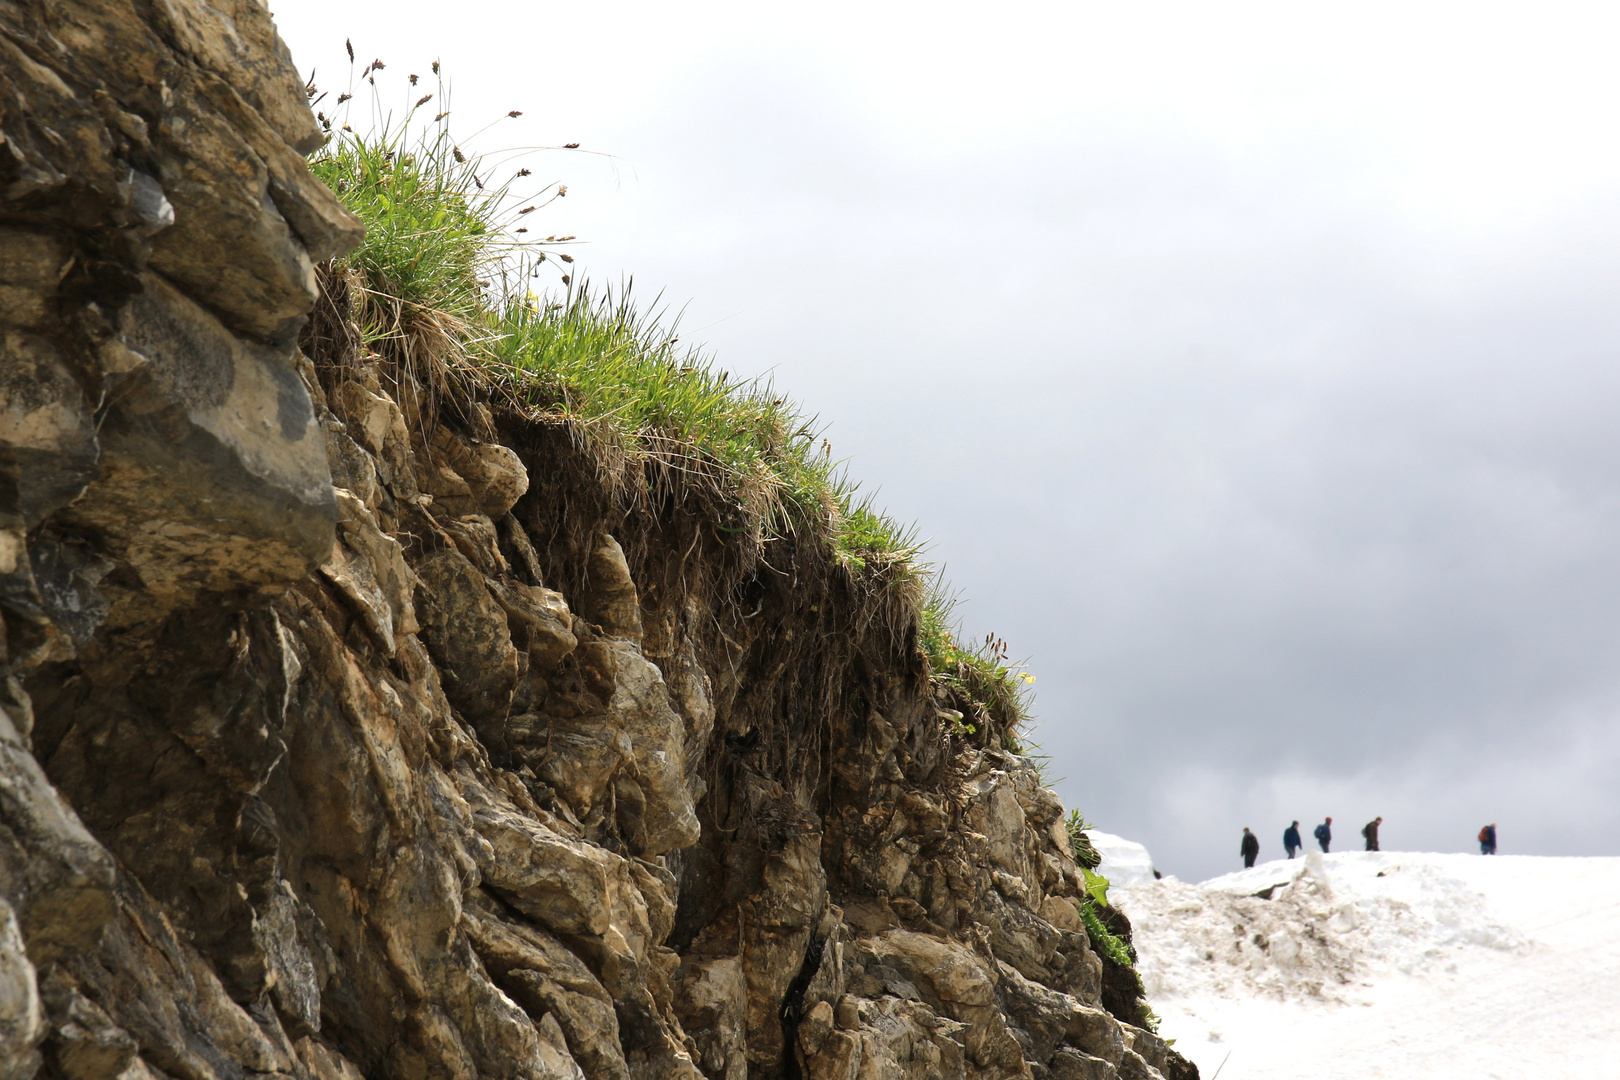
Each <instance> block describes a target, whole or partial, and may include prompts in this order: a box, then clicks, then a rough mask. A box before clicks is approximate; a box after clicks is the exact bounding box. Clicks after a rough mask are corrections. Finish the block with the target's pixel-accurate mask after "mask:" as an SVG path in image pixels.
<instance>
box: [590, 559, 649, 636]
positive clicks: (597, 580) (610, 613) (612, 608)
mask: <svg viewBox="0 0 1620 1080" xmlns="http://www.w3.org/2000/svg"><path fill="white" fill-rule="evenodd" d="M588 573H589V574H590V578H589V583H588V590H589V591H588V592H587V593H586V594H585V598H584V606H583V608H582V610H583V611H584V613H585V616H586V617H587V618H589V619H590V620H591V621H593V622H595V623H596V624H597V625H599V626H601V628H602V629H603V631H604V632H606V633H607V634H608V635H609V636H610V637H621V638H625V639H626V640H629V641H634V642H637V643H638V644H639V643H640V641H641V636H642V625H641V601H640V598H639V597H638V596H637V594H636V583H635V582H634V581H633V580H631V578H630V567H629V564H627V563H626V562H625V559H624V549H623V548H621V547H619V542H618V541H617V540H615V539H613V537H611V536H609V535H608V534H607V533H605V532H604V533H602V534H601V535H600V536H598V537H597V540H596V546H595V547H594V548H593V549H592V551H591V557H590V562H589V564H588Z"/></svg>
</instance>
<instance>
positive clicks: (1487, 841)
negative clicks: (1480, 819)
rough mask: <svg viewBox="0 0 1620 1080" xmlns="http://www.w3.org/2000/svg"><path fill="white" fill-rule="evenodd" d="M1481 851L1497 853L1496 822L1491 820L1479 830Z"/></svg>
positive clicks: (1487, 853) (1482, 853) (1481, 852)
mask: <svg viewBox="0 0 1620 1080" xmlns="http://www.w3.org/2000/svg"><path fill="white" fill-rule="evenodd" d="M1479 853H1480V854H1481V855H1495V854H1496V822H1494V821H1493V822H1491V823H1490V824H1489V825H1487V826H1485V827H1484V828H1483V829H1481V830H1479Z"/></svg>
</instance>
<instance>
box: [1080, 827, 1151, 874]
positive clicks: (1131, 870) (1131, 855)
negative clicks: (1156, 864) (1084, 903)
mask: <svg viewBox="0 0 1620 1080" xmlns="http://www.w3.org/2000/svg"><path fill="white" fill-rule="evenodd" d="M1086 836H1087V837H1089V838H1090V840H1091V846H1092V847H1094V848H1096V849H1097V853H1098V854H1099V855H1101V856H1102V862H1101V863H1100V864H1098V866H1097V873H1099V874H1101V875H1102V876H1103V877H1105V878H1107V879H1108V880H1109V882H1110V883H1111V884H1114V885H1140V884H1143V883H1144V882H1150V881H1152V880H1153V856H1151V855H1149V854H1148V849H1147V848H1145V847H1143V846H1142V845H1141V844H1138V843H1137V842H1136V841H1135V840H1127V839H1125V838H1124V837H1123V836H1115V835H1114V834H1113V833H1105V832H1098V831H1097V830H1096V829H1087V830H1086Z"/></svg>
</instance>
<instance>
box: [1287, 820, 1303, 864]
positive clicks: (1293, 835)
mask: <svg viewBox="0 0 1620 1080" xmlns="http://www.w3.org/2000/svg"><path fill="white" fill-rule="evenodd" d="M1304 846H1305V845H1304V844H1302V843H1300V842H1299V822H1297V821H1296V822H1294V823H1293V824H1292V825H1290V826H1288V828H1286V829H1284V830H1283V847H1285V848H1287V849H1288V857H1289V858H1290V859H1292V858H1293V857H1294V856H1295V855H1297V854H1299V849H1300V848H1302V847H1304Z"/></svg>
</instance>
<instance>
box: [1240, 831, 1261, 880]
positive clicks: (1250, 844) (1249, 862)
mask: <svg viewBox="0 0 1620 1080" xmlns="http://www.w3.org/2000/svg"><path fill="white" fill-rule="evenodd" d="M1241 850H1242V852H1243V868H1244V869H1245V870H1247V869H1248V868H1249V867H1251V866H1253V865H1254V860H1255V859H1256V858H1257V857H1259V855H1260V838H1259V837H1258V836H1256V835H1254V833H1252V832H1250V831H1249V828H1248V826H1247V825H1245V826H1244V827H1243V847H1242V849H1241Z"/></svg>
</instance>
